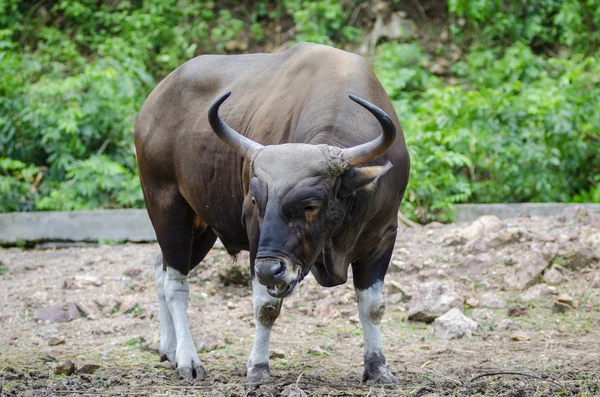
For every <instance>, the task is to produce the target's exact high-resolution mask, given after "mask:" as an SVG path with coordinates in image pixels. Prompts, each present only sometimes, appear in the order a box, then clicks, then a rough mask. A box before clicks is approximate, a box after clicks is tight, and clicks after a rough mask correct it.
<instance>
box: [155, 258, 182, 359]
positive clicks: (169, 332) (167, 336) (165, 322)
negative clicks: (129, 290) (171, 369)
mask: <svg viewBox="0 0 600 397" xmlns="http://www.w3.org/2000/svg"><path fill="white" fill-rule="evenodd" d="M154 269H155V270H156V293H157V295H158V308H159V314H158V318H159V321H160V350H159V352H160V361H166V360H169V363H170V364H171V365H173V366H175V351H176V348H177V337H176V336H175V327H174V326H173V317H171V312H170V311H169V307H168V306H167V300H166V298H165V279H166V276H167V272H165V271H164V270H163V257H162V252H161V251H158V253H157V254H156V257H155V258H154Z"/></svg>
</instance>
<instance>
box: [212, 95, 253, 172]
mask: <svg viewBox="0 0 600 397" xmlns="http://www.w3.org/2000/svg"><path fill="white" fill-rule="evenodd" d="M230 95H231V91H229V92H227V93H225V94H223V95H221V97H219V99H217V100H216V101H214V102H213V104H212V105H210V108H209V109H208V122H209V123H210V126H211V127H212V129H213V131H214V132H215V134H217V136H218V137H219V138H221V140H222V141H223V142H225V143H226V144H227V146H229V147H230V148H232V149H233V150H235V151H236V152H238V153H239V154H240V155H242V156H243V157H245V158H246V159H248V160H252V156H254V153H256V151H257V150H260V149H262V148H263V145H261V144H260V143H256V142H254V141H253V140H252V139H248V138H246V137H245V136H243V135H242V134H240V133H239V132H237V131H235V130H234V129H233V128H231V127H230V126H228V125H227V124H225V122H224V121H223V120H221V117H219V107H220V106H221V104H222V103H223V102H225V100H226V99H227V98H229V96H230Z"/></svg>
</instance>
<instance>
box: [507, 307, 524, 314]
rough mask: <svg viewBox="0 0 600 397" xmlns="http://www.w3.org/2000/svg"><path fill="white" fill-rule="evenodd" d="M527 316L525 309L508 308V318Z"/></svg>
mask: <svg viewBox="0 0 600 397" xmlns="http://www.w3.org/2000/svg"><path fill="white" fill-rule="evenodd" d="M525 314H527V307H521V306H512V307H509V308H508V315H509V316H510V317H521V316H523V315H525Z"/></svg>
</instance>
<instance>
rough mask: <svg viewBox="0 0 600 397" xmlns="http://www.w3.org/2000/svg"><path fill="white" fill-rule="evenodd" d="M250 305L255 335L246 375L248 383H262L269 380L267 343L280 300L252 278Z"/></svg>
mask: <svg viewBox="0 0 600 397" xmlns="http://www.w3.org/2000/svg"><path fill="white" fill-rule="evenodd" d="M252 303H253V306H254V322H255V324H256V335H255V336H254V344H253V345H252V352H251V353H250V359H249V360H248V371H247V373H246V375H247V380H248V381H249V382H264V381H266V380H268V379H269V375H270V371H269V341H270V340H271V329H272V328H273V323H274V322H275V319H276V318H277V315H278V314H279V309H280V305H281V299H276V298H273V297H272V296H271V295H269V294H268V292H267V287H265V286H264V285H262V284H260V283H259V282H258V280H256V278H254V279H253V280H252Z"/></svg>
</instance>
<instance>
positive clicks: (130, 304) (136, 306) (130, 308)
mask: <svg viewBox="0 0 600 397" xmlns="http://www.w3.org/2000/svg"><path fill="white" fill-rule="evenodd" d="M143 310H144V309H143V308H142V305H141V304H140V301H139V297H138V296H137V295H126V296H125V297H124V298H123V302H121V305H120V306H119V311H120V312H121V313H123V314H129V313H131V312H134V311H135V312H138V313H139V312H141V311H143Z"/></svg>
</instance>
